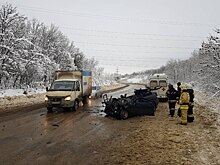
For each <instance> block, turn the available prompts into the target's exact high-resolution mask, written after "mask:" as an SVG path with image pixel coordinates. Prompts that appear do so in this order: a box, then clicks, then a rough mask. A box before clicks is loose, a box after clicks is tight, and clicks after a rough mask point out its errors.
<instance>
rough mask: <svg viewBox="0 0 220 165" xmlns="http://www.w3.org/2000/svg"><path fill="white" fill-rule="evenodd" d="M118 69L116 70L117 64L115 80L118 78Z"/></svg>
mask: <svg viewBox="0 0 220 165" xmlns="http://www.w3.org/2000/svg"><path fill="white" fill-rule="evenodd" d="M118 73H119V70H118V66H117V69H116V76H115V80H116V81H118V80H119V74H118Z"/></svg>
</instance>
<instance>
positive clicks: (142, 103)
mask: <svg viewBox="0 0 220 165" xmlns="http://www.w3.org/2000/svg"><path fill="white" fill-rule="evenodd" d="M158 102H159V101H158V99H157V96H156V94H155V93H152V92H151V91H150V89H149V88H147V89H139V90H135V91H134V95H132V96H128V97H127V96H126V94H125V95H121V97H120V98H112V97H110V98H108V96H107V94H105V95H103V103H104V104H105V109H104V112H105V113H106V116H111V117H115V118H117V119H127V118H129V117H132V116H141V115H151V116H154V113H155V110H156V108H157V105H158Z"/></svg>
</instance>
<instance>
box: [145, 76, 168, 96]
mask: <svg viewBox="0 0 220 165" xmlns="http://www.w3.org/2000/svg"><path fill="white" fill-rule="evenodd" d="M148 80H149V87H150V89H151V90H152V91H154V92H155V93H156V94H157V98H158V99H167V96H166V91H167V89H168V76H167V75H166V74H164V73H161V74H152V75H150V76H149V77H148Z"/></svg>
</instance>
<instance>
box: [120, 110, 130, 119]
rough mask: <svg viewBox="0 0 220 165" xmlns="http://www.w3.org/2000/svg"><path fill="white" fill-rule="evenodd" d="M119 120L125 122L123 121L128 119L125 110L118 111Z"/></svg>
mask: <svg viewBox="0 0 220 165" xmlns="http://www.w3.org/2000/svg"><path fill="white" fill-rule="evenodd" d="M119 115H120V118H121V119H123V120H125V119H127V118H128V111H127V110H125V109H122V110H121V111H120V114H119Z"/></svg>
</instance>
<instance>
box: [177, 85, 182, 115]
mask: <svg viewBox="0 0 220 165" xmlns="http://www.w3.org/2000/svg"><path fill="white" fill-rule="evenodd" d="M180 86H181V82H178V83H177V92H178V94H177V95H178V96H177V102H179V100H180V95H181V87H180ZM177 115H178V116H179V117H181V110H180V107H179V108H178V111H177Z"/></svg>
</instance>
